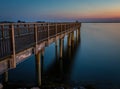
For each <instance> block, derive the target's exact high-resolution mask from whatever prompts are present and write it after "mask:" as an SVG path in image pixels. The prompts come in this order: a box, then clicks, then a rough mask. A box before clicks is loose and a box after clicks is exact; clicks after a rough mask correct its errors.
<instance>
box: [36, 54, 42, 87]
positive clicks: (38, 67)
mask: <svg viewBox="0 0 120 89" xmlns="http://www.w3.org/2000/svg"><path fill="white" fill-rule="evenodd" d="M35 60H36V75H37V78H36V79H37V84H38V86H41V53H40V52H38V53H37V54H36V55H35Z"/></svg>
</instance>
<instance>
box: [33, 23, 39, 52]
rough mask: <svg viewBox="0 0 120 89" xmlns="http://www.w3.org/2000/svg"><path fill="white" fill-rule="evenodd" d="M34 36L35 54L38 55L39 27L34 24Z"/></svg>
mask: <svg viewBox="0 0 120 89" xmlns="http://www.w3.org/2000/svg"><path fill="white" fill-rule="evenodd" d="M34 36H35V54H37V53H38V49H37V44H38V31H37V25H36V24H34Z"/></svg>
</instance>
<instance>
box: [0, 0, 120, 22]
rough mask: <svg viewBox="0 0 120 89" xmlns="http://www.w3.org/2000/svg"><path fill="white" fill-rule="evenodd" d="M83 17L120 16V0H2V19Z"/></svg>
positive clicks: (0, 1)
mask: <svg viewBox="0 0 120 89" xmlns="http://www.w3.org/2000/svg"><path fill="white" fill-rule="evenodd" d="M81 18H120V0H0V21H1V20H10V21H17V20H19V19H20V20H26V21H38V20H47V21H49V20H50V21H51V20H55V21H56V20H59V21H62V20H77V19H81Z"/></svg>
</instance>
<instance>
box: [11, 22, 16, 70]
mask: <svg viewBox="0 0 120 89" xmlns="http://www.w3.org/2000/svg"><path fill="white" fill-rule="evenodd" d="M10 33H11V34H10V38H11V46H12V47H11V48H12V55H11V57H12V58H11V60H10V68H16V56H15V53H16V52H15V34H14V25H13V24H11V25H10Z"/></svg>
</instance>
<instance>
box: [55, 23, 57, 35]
mask: <svg viewBox="0 0 120 89" xmlns="http://www.w3.org/2000/svg"><path fill="white" fill-rule="evenodd" d="M55 29H56V30H55V31H56V35H57V24H55Z"/></svg>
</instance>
